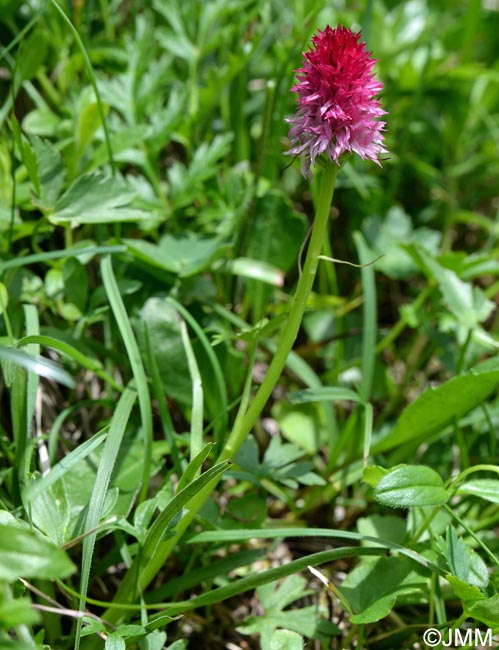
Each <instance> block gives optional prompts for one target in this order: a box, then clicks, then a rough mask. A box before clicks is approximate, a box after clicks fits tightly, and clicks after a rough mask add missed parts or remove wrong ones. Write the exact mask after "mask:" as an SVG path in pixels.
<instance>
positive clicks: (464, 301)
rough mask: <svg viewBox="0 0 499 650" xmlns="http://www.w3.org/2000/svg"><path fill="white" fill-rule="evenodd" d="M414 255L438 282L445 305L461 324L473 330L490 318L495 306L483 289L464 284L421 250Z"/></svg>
mask: <svg viewBox="0 0 499 650" xmlns="http://www.w3.org/2000/svg"><path fill="white" fill-rule="evenodd" d="M413 254H414V257H415V258H416V259H418V258H420V260H421V264H422V266H423V268H424V269H426V270H427V273H428V274H429V275H430V277H433V278H435V280H436V281H437V282H438V285H439V288H440V291H441V293H442V298H443V300H444V302H445V304H446V305H447V307H448V308H449V310H450V311H451V312H452V314H453V315H454V316H455V317H456V319H457V321H458V322H459V323H461V324H462V325H464V326H465V327H467V328H470V329H473V328H474V327H476V326H477V325H478V323H481V322H482V321H484V320H485V319H487V318H488V317H489V316H490V314H491V312H492V310H493V309H494V307H495V305H494V303H493V302H492V301H491V300H488V299H487V298H486V297H485V295H484V293H483V291H482V290H481V289H479V288H478V287H474V286H473V285H472V284H470V283H469V282H463V281H462V280H461V279H460V278H459V277H458V276H457V274H456V273H455V272H454V271H451V270H449V269H446V268H444V267H443V266H441V265H440V264H439V263H438V262H437V261H436V260H435V259H434V258H433V257H431V256H430V255H428V254H426V253H425V252H424V251H422V250H421V249H415V250H414V251H413Z"/></svg>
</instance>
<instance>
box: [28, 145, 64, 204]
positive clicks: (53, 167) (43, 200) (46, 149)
mask: <svg viewBox="0 0 499 650" xmlns="http://www.w3.org/2000/svg"><path fill="white" fill-rule="evenodd" d="M30 143H31V146H32V148H33V151H34V153H35V155H36V162H37V170H38V173H39V189H37V188H36V185H35V190H36V191H37V193H38V194H39V196H38V198H37V199H36V201H35V203H36V204H37V205H39V206H40V207H41V208H42V209H43V210H52V209H53V207H54V205H55V203H56V201H57V199H58V197H59V194H60V192H61V190H62V187H63V184H64V179H65V176H66V172H65V169H64V164H63V161H62V158H61V154H60V153H59V151H58V150H57V149H56V148H55V147H54V146H53V145H52V144H50V142H48V141H46V140H42V139H41V138H39V137H38V136H36V135H33V136H31V138H30ZM32 182H33V179H32Z"/></svg>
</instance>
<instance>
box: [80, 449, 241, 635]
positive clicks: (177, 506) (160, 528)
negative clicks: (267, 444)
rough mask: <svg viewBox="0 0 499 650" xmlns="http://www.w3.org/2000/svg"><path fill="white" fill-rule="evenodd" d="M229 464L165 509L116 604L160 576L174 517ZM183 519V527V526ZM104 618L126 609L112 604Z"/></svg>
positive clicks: (132, 598)
mask: <svg viewBox="0 0 499 650" xmlns="http://www.w3.org/2000/svg"><path fill="white" fill-rule="evenodd" d="M229 467H230V463H229V462H228V461H225V462H222V463H218V464H217V465H214V466H213V467H211V468H210V469H209V470H207V471H206V472H205V473H204V474H201V476H199V477H198V478H196V479H195V480H194V481H192V482H191V483H189V485H187V486H186V487H185V488H183V490H181V491H180V492H178V493H177V494H176V495H175V496H174V497H173V499H172V500H171V501H170V503H169V504H168V505H167V506H166V508H165V509H164V510H162V512H161V513H160V514H159V515H158V517H157V518H156V519H155V521H154V523H153V524H152V526H151V527H150V529H149V531H148V533H147V537H146V539H145V541H144V544H143V549H142V553H141V554H140V555H139V556H137V558H136V559H135V560H134V562H133V564H132V566H131V567H130V569H128V571H127V573H126V574H125V577H124V578H123V580H122V581H121V584H120V586H119V588H118V591H117V593H116V595H115V598H114V601H116V603H133V602H135V601H136V600H137V598H138V597H139V595H140V593H141V592H142V590H143V589H145V587H147V585H148V584H149V583H150V582H151V580H152V579H153V578H154V576H155V575H157V573H158V571H159V570H160V569H161V567H162V566H163V564H164V562H165V559H166V557H167V556H168V554H169V552H170V551H171V541H172V540H171V539H170V538H169V535H168V533H169V532H173V530H172V529H171V528H170V524H171V522H172V521H173V519H174V518H175V517H176V516H177V515H178V513H179V512H180V511H181V510H182V508H186V509H187V510H189V508H190V507H191V503H192V502H193V501H194V500H195V499H196V497H197V496H198V494H199V493H205V492H208V490H210V491H211V490H212V489H213V487H214V486H216V484H217V482H218V479H219V477H220V476H222V474H223V473H224V472H225V471H226V470H227V469H228V468H229ZM187 514H188V513H187ZM184 519H188V517H187V515H185V517H184ZM182 521H183V520H181V522H180V527H182V526H181V524H182ZM172 528H173V527H172ZM103 617H104V618H105V619H106V620H107V621H109V622H110V623H113V624H115V623H117V622H119V621H120V620H121V619H122V617H123V611H122V609H121V607H120V606H117V607H114V605H111V607H110V608H109V609H108V610H107V611H106V612H105V614H104V616H103ZM88 647H89V648H92V647H94V646H93V644H92V643H89V646H88Z"/></svg>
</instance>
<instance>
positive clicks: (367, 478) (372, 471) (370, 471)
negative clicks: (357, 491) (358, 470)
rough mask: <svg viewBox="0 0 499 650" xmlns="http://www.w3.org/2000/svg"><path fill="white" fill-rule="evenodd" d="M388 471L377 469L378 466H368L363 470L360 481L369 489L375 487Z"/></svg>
mask: <svg viewBox="0 0 499 650" xmlns="http://www.w3.org/2000/svg"><path fill="white" fill-rule="evenodd" d="M389 471H390V470H388V469H386V468H385V467H379V466H378V465H369V466H368V467H366V468H365V469H364V473H363V475H362V480H363V481H364V483H367V484H368V485H370V486H371V487H376V486H377V485H378V483H379V482H380V480H381V479H382V478H383V476H385V475H386V474H388V472H389Z"/></svg>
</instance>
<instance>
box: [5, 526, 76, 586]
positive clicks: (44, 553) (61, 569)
mask: <svg viewBox="0 0 499 650" xmlns="http://www.w3.org/2000/svg"><path fill="white" fill-rule="evenodd" d="M74 570H75V567H74V565H73V563H72V562H71V561H70V559H69V558H68V556H67V555H66V553H64V552H63V551H61V550H60V549H59V548H57V546H54V545H53V544H52V543H51V542H49V541H47V540H46V539H43V538H41V537H39V536H38V535H36V534H35V533H34V532H33V531H31V530H25V529H24V528H19V527H18V526H9V525H6V526H5V525H0V579H1V580H17V578H19V577H20V576H22V577H23V578H41V579H48V580H50V579H53V578H65V577H67V576H69V575H71V574H72V573H73V571H74Z"/></svg>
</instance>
